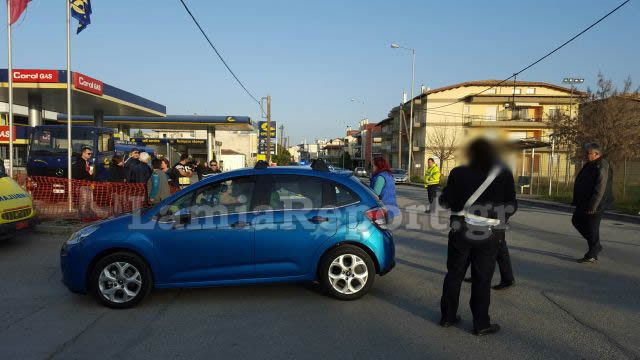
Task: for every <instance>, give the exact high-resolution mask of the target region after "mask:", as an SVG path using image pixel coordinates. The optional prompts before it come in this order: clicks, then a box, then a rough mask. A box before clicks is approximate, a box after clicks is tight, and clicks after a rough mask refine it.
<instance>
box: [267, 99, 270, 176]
mask: <svg viewBox="0 0 640 360" xmlns="http://www.w3.org/2000/svg"><path fill="white" fill-rule="evenodd" d="M267 163H268V164H271V95H267Z"/></svg>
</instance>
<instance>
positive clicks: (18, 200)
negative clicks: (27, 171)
mask: <svg viewBox="0 0 640 360" xmlns="http://www.w3.org/2000/svg"><path fill="white" fill-rule="evenodd" d="M36 222H37V216H36V210H35V208H34V207H33V202H32V201H31V196H30V195H29V194H28V193H27V192H26V191H24V189H22V188H21V187H20V185H18V183H16V182H15V181H14V180H13V179H11V178H10V177H9V176H8V175H7V172H6V169H5V168H4V161H2V160H0V240H4V239H8V238H12V237H15V236H16V235H19V234H21V233H23V232H25V231H28V230H29V229H32V228H33V227H35V225H36Z"/></svg>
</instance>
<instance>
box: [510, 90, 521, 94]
mask: <svg viewBox="0 0 640 360" xmlns="http://www.w3.org/2000/svg"><path fill="white" fill-rule="evenodd" d="M511 93H512V94H513V95H520V89H511Z"/></svg>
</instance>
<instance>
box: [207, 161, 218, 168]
mask: <svg viewBox="0 0 640 360" xmlns="http://www.w3.org/2000/svg"><path fill="white" fill-rule="evenodd" d="M209 167H210V168H211V170H217V169H218V163H217V162H215V161H212V162H210V163H209Z"/></svg>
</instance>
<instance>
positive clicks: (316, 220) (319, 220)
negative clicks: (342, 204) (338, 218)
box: [309, 216, 329, 224]
mask: <svg viewBox="0 0 640 360" xmlns="http://www.w3.org/2000/svg"><path fill="white" fill-rule="evenodd" d="M327 221H329V218H326V217H322V216H314V217H312V218H309V222H312V223H314V224H320V223H323V222H327Z"/></svg>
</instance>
